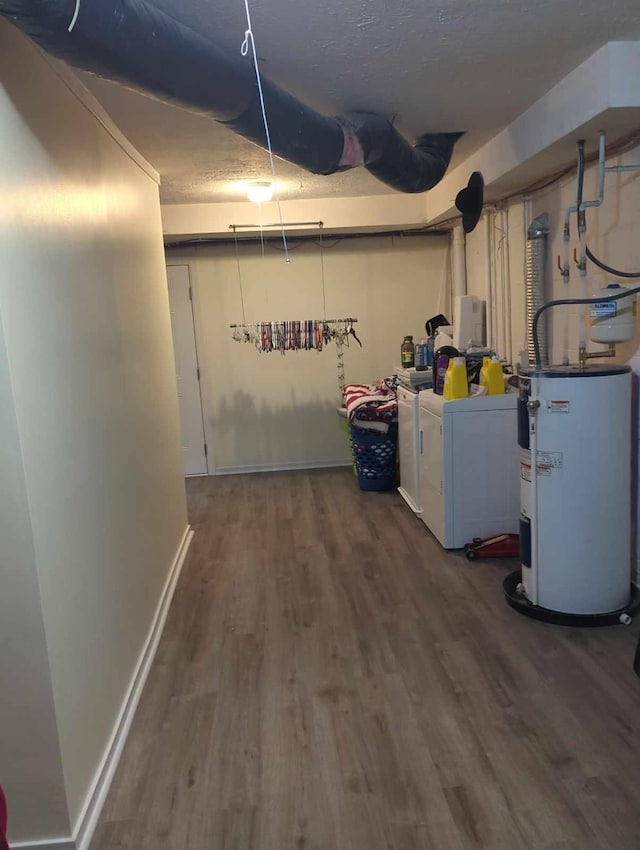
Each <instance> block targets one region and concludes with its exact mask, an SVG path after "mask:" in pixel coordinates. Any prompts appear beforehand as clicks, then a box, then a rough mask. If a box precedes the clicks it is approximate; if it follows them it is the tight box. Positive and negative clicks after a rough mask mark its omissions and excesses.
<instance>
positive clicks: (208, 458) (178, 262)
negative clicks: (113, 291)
mask: <svg viewBox="0 0 640 850" xmlns="http://www.w3.org/2000/svg"><path fill="white" fill-rule="evenodd" d="M170 266H186V267H187V275H188V278H189V300H190V302H191V322H192V327H193V343H194V348H195V353H196V367H197V369H198V376H199V377H198V397H199V399H200V417H201V420H202V435H203V438H204V459H205V465H206V468H207V471H206V473H204V475H213V474H214V470H215V464H214V462H213V455H212V452H211V447H210V445H209V439H208V434H207V425H206V421H205V416H204V397H203V393H202V381H203V378H204V376H205V373H206V370H205V369H204V367H203V366H202V364H201V362H200V347H199V345H198V320H197V310H196V309H194V305H195V304H196V298H197V287H196V286H195V280H196V277H197V276H196V275H195V274H194V267H193V266H192V264H191V263H190V262H189V260H188V259H187V258H186V257H183V258H178V257H171V258H169V257H165V267H166V268H167V269H168V268H169V267H170ZM167 277H168V275H167ZM168 293H169V281H168V279H167V297H168ZM172 337H173V333H172ZM185 477H186V478H199V477H202V476H199V475H187V476H185Z"/></svg>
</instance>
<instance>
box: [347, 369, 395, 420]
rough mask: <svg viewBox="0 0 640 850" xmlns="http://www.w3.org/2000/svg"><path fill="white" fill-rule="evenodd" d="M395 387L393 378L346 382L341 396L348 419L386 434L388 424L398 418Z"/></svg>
mask: <svg viewBox="0 0 640 850" xmlns="http://www.w3.org/2000/svg"><path fill="white" fill-rule="evenodd" d="M396 387H397V382H396V379H395V378H385V379H383V380H382V381H378V383H376V384H346V385H345V386H344V387H343V389H342V398H343V404H344V407H345V409H346V411H347V417H348V419H349V421H350V422H353V423H354V424H355V425H358V426H359V427H361V428H366V429H367V430H371V431H380V432H381V433H384V434H386V433H387V431H388V430H389V425H391V424H392V423H393V422H396V421H397V419H398V395H397V392H396Z"/></svg>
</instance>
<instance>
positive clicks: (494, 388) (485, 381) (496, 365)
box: [480, 357, 504, 395]
mask: <svg viewBox="0 0 640 850" xmlns="http://www.w3.org/2000/svg"><path fill="white" fill-rule="evenodd" d="M480 386H481V387H486V388H487V395H501V394H502V393H504V376H503V374H502V364H501V363H500V361H499V360H498V358H497V357H483V358H482V369H480Z"/></svg>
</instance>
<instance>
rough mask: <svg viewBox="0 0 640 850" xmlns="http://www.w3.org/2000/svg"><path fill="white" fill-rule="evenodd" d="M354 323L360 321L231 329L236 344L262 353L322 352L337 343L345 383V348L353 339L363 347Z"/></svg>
mask: <svg viewBox="0 0 640 850" xmlns="http://www.w3.org/2000/svg"><path fill="white" fill-rule="evenodd" d="M355 322H357V319H328V320H326V319H325V320H323V319H307V320H306V321H303V322H256V323H255V324H253V325H248V324H243V325H231V328H232V330H233V333H232V338H233V339H234V340H235V341H236V342H248V343H251V344H252V345H254V346H255V347H256V349H257V350H258V351H260V352H270V351H279V352H280V353H281V354H284V353H285V351H322V349H323V348H324V346H325V345H327V344H328V343H329V342H334V343H335V344H336V347H337V349H338V366H339V373H340V380H342V381H343V372H344V364H343V362H342V356H343V354H342V347H343V346H344V345H349V337H350V336H352V337H353V338H354V340H355V341H356V342H357V343H358V345H360V346H362V343H361V342H360V340H359V339H358V336H357V334H356V332H355V328H354V327H353V325H354V323H355ZM343 382H344V381H343ZM340 386H342V384H340Z"/></svg>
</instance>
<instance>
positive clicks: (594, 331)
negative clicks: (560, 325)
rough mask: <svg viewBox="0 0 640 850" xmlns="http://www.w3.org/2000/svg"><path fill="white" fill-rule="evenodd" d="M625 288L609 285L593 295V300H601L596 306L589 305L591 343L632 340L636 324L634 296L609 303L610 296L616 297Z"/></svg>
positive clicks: (613, 284) (615, 284) (616, 284)
mask: <svg viewBox="0 0 640 850" xmlns="http://www.w3.org/2000/svg"><path fill="white" fill-rule="evenodd" d="M626 288H627V287H626V286H621V285H620V284H619V283H610V284H608V286H606V287H605V288H604V289H600V290H599V291H598V292H596V293H594V296H593V297H594V298H602V301H599V302H598V303H597V304H591V305H590V307H591V310H590V313H591V333H590V336H591V339H592V340H593V342H601V343H610V342H612V343H614V342H628V341H629V340H630V339H633V336H634V331H635V324H636V296H635V295H630V296H629V297H628V298H621V299H620V300H619V301H611V296H612V295H618V294H619V293H620V292H623V291H624V290H625V289H626Z"/></svg>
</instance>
